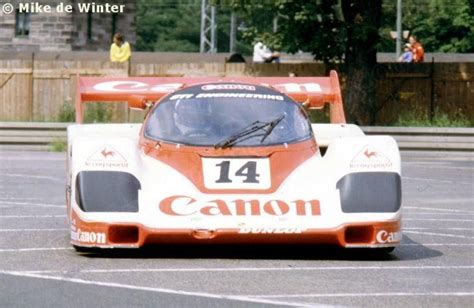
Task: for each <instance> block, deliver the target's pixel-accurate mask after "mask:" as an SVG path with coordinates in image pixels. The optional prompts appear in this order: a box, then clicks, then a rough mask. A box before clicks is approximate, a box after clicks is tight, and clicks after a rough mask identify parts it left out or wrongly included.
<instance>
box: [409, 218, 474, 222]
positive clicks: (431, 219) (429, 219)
mask: <svg viewBox="0 0 474 308" xmlns="http://www.w3.org/2000/svg"><path fill="white" fill-rule="evenodd" d="M403 220H404V221H408V220H409V221H455V222H474V220H473V219H449V218H447V219H444V218H403Z"/></svg>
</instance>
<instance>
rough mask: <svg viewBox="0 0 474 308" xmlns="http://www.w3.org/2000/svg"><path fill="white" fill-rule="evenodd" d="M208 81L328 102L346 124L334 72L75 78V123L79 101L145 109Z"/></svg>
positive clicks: (334, 117)
mask: <svg viewBox="0 0 474 308" xmlns="http://www.w3.org/2000/svg"><path fill="white" fill-rule="evenodd" d="M212 82H241V83H250V84H260V85H264V86H269V87H272V88H274V89H276V90H278V91H280V92H283V93H285V94H286V95H288V96H290V97H291V98H292V99H294V100H295V101H297V102H300V103H304V104H305V106H307V107H308V108H310V109H311V108H323V107H324V105H325V104H326V103H329V104H330V120H331V123H346V119H345V116H344V109H343V106H342V96H341V89H340V86H339V79H338V76H337V73H336V71H331V73H330V76H329V77H78V78H77V88H76V122H77V123H82V122H83V113H84V111H83V108H82V107H83V103H87V102H118V101H127V102H128V103H129V106H130V107H135V108H145V106H146V105H145V102H146V101H152V102H155V101H157V100H159V99H161V98H162V97H163V96H165V95H167V94H170V93H172V92H174V91H176V90H179V89H181V88H184V87H187V86H191V85H195V84H201V83H212Z"/></svg>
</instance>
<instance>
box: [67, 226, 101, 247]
mask: <svg viewBox="0 0 474 308" xmlns="http://www.w3.org/2000/svg"><path fill="white" fill-rule="evenodd" d="M71 240H73V241H77V242H82V243H89V244H105V243H106V236H105V233H100V232H87V231H82V230H81V229H77V231H74V230H71Z"/></svg>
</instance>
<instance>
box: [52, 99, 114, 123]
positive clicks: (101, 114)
mask: <svg viewBox="0 0 474 308" xmlns="http://www.w3.org/2000/svg"><path fill="white" fill-rule="evenodd" d="M85 108H86V111H85V113H84V123H106V122H110V121H111V120H112V116H113V113H112V109H111V106H110V105H107V104H101V103H88V104H87V106H86V107H85ZM56 121H58V122H75V121H76V110H75V108H74V106H73V105H72V104H71V103H68V102H64V104H63V105H62V106H61V108H60V110H59V113H58V116H57V118H56Z"/></svg>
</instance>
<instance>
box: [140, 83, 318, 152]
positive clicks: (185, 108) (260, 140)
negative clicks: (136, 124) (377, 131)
mask: <svg viewBox="0 0 474 308" xmlns="http://www.w3.org/2000/svg"><path fill="white" fill-rule="evenodd" d="M144 134H145V137H146V138H149V139H152V140H156V141H162V142H169V143H178V144H185V145H192V146H216V145H218V144H219V143H222V142H223V141H224V142H225V141H226V140H230V139H229V138H231V139H232V138H233V137H234V138H233V139H232V140H233V142H232V146H270V145H277V144H283V143H295V142H299V141H303V140H306V139H308V138H310V137H311V136H312V131H311V124H310V121H309V119H308V116H307V114H306V112H305V111H304V110H303V108H302V107H301V105H300V104H298V103H296V102H294V101H293V100H292V99H290V98H289V97H288V96H286V95H284V94H282V93H280V92H277V91H275V90H273V89H270V88H267V87H263V86H256V85H247V84H236V83H215V84H205V85H198V86H192V87H189V88H186V89H183V90H181V91H177V92H175V93H173V94H171V95H169V96H168V97H166V98H164V99H163V100H162V101H161V102H159V103H158V104H157V105H156V106H155V107H154V108H153V110H152V111H151V112H150V114H149V116H148V118H147V121H146V122H145V130H144ZM241 135H243V136H241ZM235 137H237V138H235ZM234 139H235V140H234Z"/></svg>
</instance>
